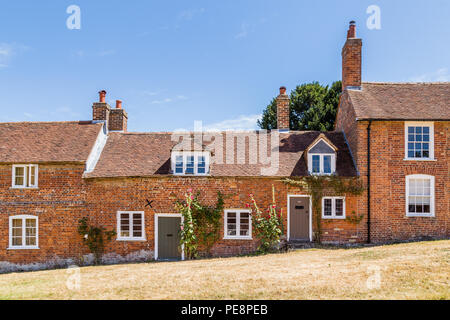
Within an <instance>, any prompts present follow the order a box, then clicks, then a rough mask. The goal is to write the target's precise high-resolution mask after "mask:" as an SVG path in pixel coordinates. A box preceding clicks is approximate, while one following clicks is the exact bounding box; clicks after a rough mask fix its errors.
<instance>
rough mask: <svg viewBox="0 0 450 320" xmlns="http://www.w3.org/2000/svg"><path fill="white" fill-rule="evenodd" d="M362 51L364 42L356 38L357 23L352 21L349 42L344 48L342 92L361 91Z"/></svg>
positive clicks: (348, 35) (348, 33)
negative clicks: (350, 88)
mask: <svg viewBox="0 0 450 320" xmlns="http://www.w3.org/2000/svg"><path fill="white" fill-rule="evenodd" d="M361 49H362V40H361V39H358V38H356V24H355V21H350V26H349V29H348V31H347V41H346V42H345V44H344V47H343V48H342V90H345V89H346V88H347V87H352V88H354V89H361Z"/></svg>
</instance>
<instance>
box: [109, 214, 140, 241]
mask: <svg viewBox="0 0 450 320" xmlns="http://www.w3.org/2000/svg"><path fill="white" fill-rule="evenodd" d="M135 213H139V214H141V217H142V221H141V234H142V236H141V237H134V236H133V214H135ZM121 214H128V215H129V221H130V229H129V230H130V235H129V236H128V237H123V236H121V235H120V234H121V224H120V215H121ZM116 240H117V241H146V234H145V213H144V211H117V239H116Z"/></svg>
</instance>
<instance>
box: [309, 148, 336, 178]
mask: <svg viewBox="0 0 450 320" xmlns="http://www.w3.org/2000/svg"><path fill="white" fill-rule="evenodd" d="M313 156H319V157H320V172H313V160H312V159H313ZM324 156H331V172H330V173H325V172H323V171H324ZM308 171H309V174H311V175H323V176H331V175H333V174H335V173H336V153H308Z"/></svg>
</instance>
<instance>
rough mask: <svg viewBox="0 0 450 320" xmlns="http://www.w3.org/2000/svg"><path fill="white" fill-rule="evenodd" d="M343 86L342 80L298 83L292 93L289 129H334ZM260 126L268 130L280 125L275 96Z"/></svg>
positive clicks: (260, 121)
mask: <svg viewBox="0 0 450 320" xmlns="http://www.w3.org/2000/svg"><path fill="white" fill-rule="evenodd" d="M341 87H342V83H341V81H336V82H333V84H332V85H331V86H322V85H321V84H319V83H318V82H312V83H305V84H302V85H299V86H297V87H296V88H295V90H293V91H292V92H291V94H290V99H291V101H290V107H289V117H290V129H291V130H314V131H330V130H333V128H334V121H335V118H336V111H337V107H338V104H339V96H340V94H341V91H342V90H341ZM258 126H259V127H260V128H261V129H268V130H270V129H276V128H277V102H276V98H274V99H272V101H271V102H270V104H269V105H268V106H267V107H266V109H265V110H264V111H263V116H262V118H261V120H258Z"/></svg>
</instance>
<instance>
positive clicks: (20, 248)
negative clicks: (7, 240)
mask: <svg viewBox="0 0 450 320" xmlns="http://www.w3.org/2000/svg"><path fill="white" fill-rule="evenodd" d="M39 249H40V248H39V247H8V248H6V250H39Z"/></svg>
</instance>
